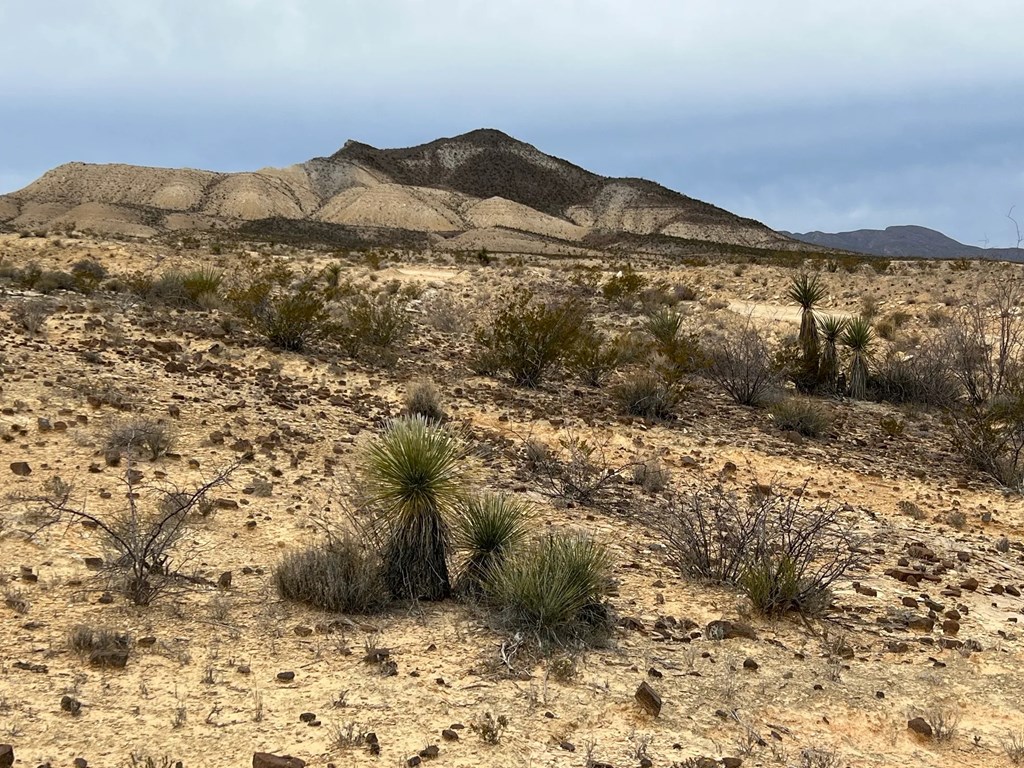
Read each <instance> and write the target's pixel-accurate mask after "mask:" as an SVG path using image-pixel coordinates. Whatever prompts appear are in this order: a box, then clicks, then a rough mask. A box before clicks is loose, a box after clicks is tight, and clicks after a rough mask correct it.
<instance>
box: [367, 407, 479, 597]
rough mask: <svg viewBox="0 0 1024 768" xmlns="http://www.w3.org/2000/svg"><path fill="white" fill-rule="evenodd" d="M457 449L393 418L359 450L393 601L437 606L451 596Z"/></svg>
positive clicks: (428, 426)
mask: <svg viewBox="0 0 1024 768" xmlns="http://www.w3.org/2000/svg"><path fill="white" fill-rule="evenodd" d="M464 458H465V447H464V445H463V442H462V440H461V439H460V438H459V436H458V435H456V434H455V433H454V432H452V431H451V430H449V429H448V428H446V427H444V426H441V425H439V424H437V423H436V422H432V421H430V420H428V419H425V418H424V417H422V416H407V417H401V418H397V419H394V420H393V421H392V422H391V424H390V425H389V427H388V429H387V431H386V432H385V433H384V434H383V435H381V436H380V437H379V438H377V439H376V440H374V441H373V442H372V443H371V444H370V445H369V446H368V447H367V449H366V452H365V455H364V463H363V477H364V479H365V481H366V490H367V501H368V503H369V504H370V505H371V506H372V508H373V509H374V511H375V512H376V514H377V518H378V522H379V523H380V524H381V526H382V528H383V531H382V534H383V535H382V538H383V552H382V556H383V559H384V575H385V580H386V581H387V584H388V587H389V589H391V591H392V593H393V594H394V595H395V596H396V597H409V598H418V599H425V600H439V599H442V598H444V597H447V596H448V594H449V593H450V592H451V580H450V578H449V575H448V550H449V546H450V544H451V526H450V519H451V516H452V514H453V512H454V510H455V508H456V506H457V505H458V503H459V501H460V499H461V498H462V492H463V482H464V476H465V473H464V461H463V460H464Z"/></svg>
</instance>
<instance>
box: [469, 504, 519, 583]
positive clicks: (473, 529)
mask: <svg viewBox="0 0 1024 768" xmlns="http://www.w3.org/2000/svg"><path fill="white" fill-rule="evenodd" d="M532 517H533V508H532V507H531V505H530V504H529V503H527V502H526V501H524V500H522V499H518V498H516V497H513V496H508V495H506V494H499V493H485V494H483V495H480V496H472V497H470V498H469V499H467V500H466V502H465V504H464V508H463V509H462V511H461V513H460V514H459V515H458V517H457V518H456V524H455V548H456V549H457V550H459V551H460V552H462V553H464V554H465V556H466V563H465V565H464V567H463V584H464V585H465V587H466V588H467V589H469V590H470V591H474V592H475V591H478V590H479V589H480V588H481V587H482V586H483V584H484V583H485V582H486V581H487V579H488V578H489V576H490V574H491V573H492V572H493V571H494V570H495V569H496V568H499V567H500V566H501V564H502V562H504V560H505V559H506V558H507V557H508V556H509V554H510V553H511V552H513V551H515V549H516V548H517V547H518V546H519V545H520V544H521V543H522V542H523V541H524V540H525V538H526V534H527V530H528V525H529V524H530V521H531V518H532Z"/></svg>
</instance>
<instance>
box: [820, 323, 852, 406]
mask: <svg viewBox="0 0 1024 768" xmlns="http://www.w3.org/2000/svg"><path fill="white" fill-rule="evenodd" d="M844 330H846V318H843V317H836V316H835V315H825V316H824V317H820V318H818V333H819V334H820V337H821V342H822V343H821V357H820V358H819V361H818V380H819V381H820V382H821V383H822V384H823V385H824V386H825V388H826V389H828V390H833V389H835V386H836V379H837V378H838V377H839V352H838V348H837V345H838V344H839V339H840V337H841V336H842V335H843V331H844Z"/></svg>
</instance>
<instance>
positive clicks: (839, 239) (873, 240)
mask: <svg viewBox="0 0 1024 768" xmlns="http://www.w3.org/2000/svg"><path fill="white" fill-rule="evenodd" d="M782 234H784V235H787V236H789V237H792V238H794V239H795V240H800V241H802V242H805V243H810V244H811V245H817V246H819V247H821V248H837V249H839V250H844V251H854V252H855V253H868V254H872V255H874V256H895V257H897V258H900V257H903V258H905V257H911V256H924V257H929V258H935V259H999V260H1002V261H1024V250H1022V249H1020V248H979V247H977V246H974V245H964V244H963V243H960V242H957V241H956V240H954V239H953V238H951V237H947V236H946V235H944V234H942V233H941V232H936V231H935V230H934V229H928V228H927V227H917V226H899V227H886V228H885V229H856V230H853V231H851V232H817V231H815V232H783V233H782Z"/></svg>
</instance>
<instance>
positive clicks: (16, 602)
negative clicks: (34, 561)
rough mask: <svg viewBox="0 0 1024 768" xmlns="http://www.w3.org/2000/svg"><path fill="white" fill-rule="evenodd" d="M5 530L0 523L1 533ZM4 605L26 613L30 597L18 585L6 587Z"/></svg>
mask: <svg viewBox="0 0 1024 768" xmlns="http://www.w3.org/2000/svg"><path fill="white" fill-rule="evenodd" d="M2 532H3V526H2V525H0V533H2ZM4 605H5V606H7V607H8V608H10V609H11V610H12V611H14V612H15V613H17V614H18V615H21V616H23V615H25V614H26V613H28V609H29V606H30V603H29V601H28V597H26V596H25V592H24V591H23V590H20V589H18V588H16V587H11V586H8V587H4Z"/></svg>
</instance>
